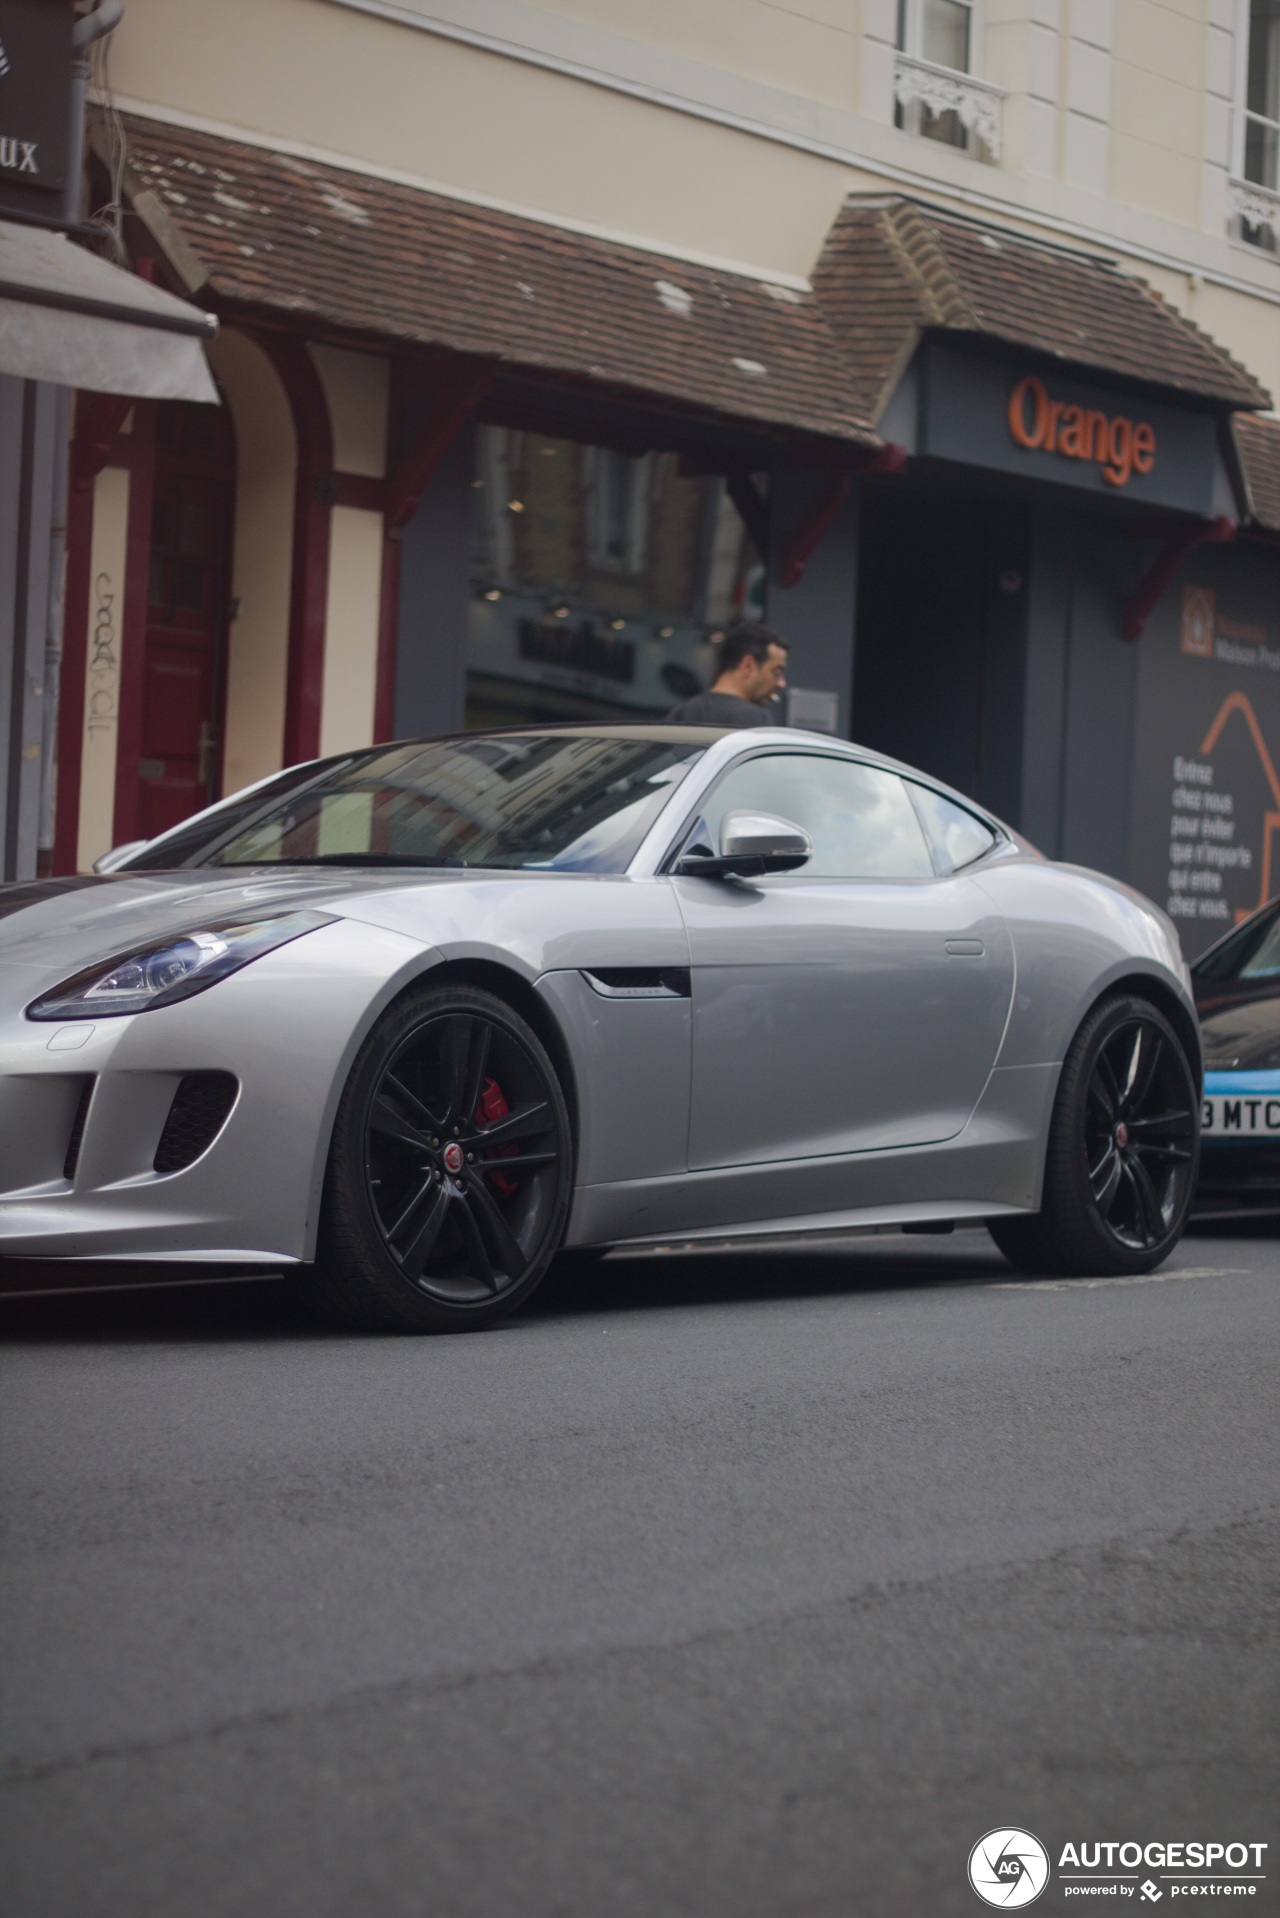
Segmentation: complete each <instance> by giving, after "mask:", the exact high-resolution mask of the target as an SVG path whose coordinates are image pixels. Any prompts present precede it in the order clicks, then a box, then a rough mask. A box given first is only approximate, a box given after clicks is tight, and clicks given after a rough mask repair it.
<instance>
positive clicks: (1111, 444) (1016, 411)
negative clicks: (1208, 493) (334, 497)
mask: <svg viewBox="0 0 1280 1918" xmlns="http://www.w3.org/2000/svg"><path fill="white" fill-rule="evenodd" d="M1028 413H1029V415H1030V417H1028ZM1009 432H1010V435H1011V436H1012V438H1013V442H1014V444H1015V445H1016V446H1022V447H1025V448H1026V449H1027V451H1028V452H1032V451H1035V450H1036V449H1037V448H1040V449H1042V450H1043V451H1044V452H1046V453H1060V454H1061V455H1062V456H1063V458H1064V459H1071V460H1093V461H1095V462H1096V464H1097V465H1098V466H1100V467H1101V468H1102V477H1103V479H1104V480H1105V481H1106V483H1107V485H1108V486H1127V485H1128V484H1129V480H1130V477H1131V476H1132V475H1133V474H1134V473H1149V472H1150V471H1151V469H1152V467H1153V466H1154V465H1155V463H1156V434H1155V428H1154V427H1153V426H1151V425H1149V424H1148V422H1147V421H1146V420H1139V421H1138V422H1137V423H1136V424H1135V423H1134V421H1133V420H1131V419H1127V418H1126V417H1125V416H1124V415H1123V414H1118V415H1117V417H1116V418H1115V419H1109V418H1108V417H1107V415H1106V414H1105V413H1101V412H1099V411H1097V410H1096V408H1092V407H1091V408H1089V409H1088V410H1086V409H1085V408H1084V407H1083V406H1075V405H1071V406H1069V405H1067V404H1066V402H1065V401H1063V400H1051V399H1050V398H1049V395H1048V392H1047V391H1046V389H1045V384H1044V381H1043V380H1041V379H1038V378H1037V377H1036V375H1035V374H1034V373H1028V374H1027V375H1026V376H1025V378H1023V379H1020V380H1019V381H1018V383H1017V385H1016V386H1015V387H1014V389H1013V391H1012V392H1011V393H1010V395H1009Z"/></svg>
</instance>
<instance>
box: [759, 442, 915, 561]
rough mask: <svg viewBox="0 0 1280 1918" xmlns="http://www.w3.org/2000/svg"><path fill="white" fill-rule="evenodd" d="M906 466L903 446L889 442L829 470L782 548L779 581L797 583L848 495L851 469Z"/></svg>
mask: <svg viewBox="0 0 1280 1918" xmlns="http://www.w3.org/2000/svg"><path fill="white" fill-rule="evenodd" d="M906 470H907V450H906V448H905V447H904V446H892V445H891V446H881V447H879V448H878V449H877V450H876V451H875V452H874V453H870V454H868V455H867V456H866V457H865V458H863V459H859V460H858V461H857V462H856V464H855V465H854V466H852V467H849V468H846V469H845V470H844V471H843V472H839V473H834V474H832V476H831V478H830V480H829V481H828V482H827V484H826V486H824V487H823V488H822V490H821V492H820V493H818V494H817V496H816V497H815V499H814V501H813V504H812V505H811V506H810V508H809V510H808V512H807V513H806V514H805V515H804V518H803V519H802V520H801V521H800V524H799V525H798V526H797V527H796V529H795V531H794V532H793V533H792V535H791V537H790V539H789V540H788V541H787V543H786V545H785V547H784V548H783V551H782V566H781V569H780V573H779V580H780V583H781V584H782V585H783V586H785V587H791V586H798V585H799V584H800V581H801V580H802V579H803V578H804V574H805V568H806V567H807V566H808V564H809V561H810V560H811V559H812V558H813V556H814V554H815V553H816V552H817V550H818V548H819V546H821V544H822V542H823V539H824V538H825V537H826V533H827V529H828V527H829V526H830V525H831V522H832V520H833V519H834V518H835V516H836V514H837V513H838V512H839V511H840V508H841V507H842V506H843V505H844V502H845V500H846V499H847V498H848V497H849V490H850V488H851V487H852V485H853V479H854V473H855V472H856V473H859V474H862V473H905V472H906Z"/></svg>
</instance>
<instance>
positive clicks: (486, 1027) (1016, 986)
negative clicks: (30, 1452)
mask: <svg viewBox="0 0 1280 1918" xmlns="http://www.w3.org/2000/svg"><path fill="white" fill-rule="evenodd" d="M103 863H104V864H107V865H110V866H112V867H113V870H111V871H109V872H100V873H98V874H96V875H94V876H92V877H83V878H77V879H62V880H50V881H47V882H45V883H43V884H36V885H30V886H27V885H22V886H11V887H8V888H6V889H3V890H0V920H2V921H3V923H2V924H0V961H2V962H3V963H2V964H0V991H2V992H3V995H4V998H3V1004H0V1046H2V1048H3V1052H2V1055H0V1059H2V1070H0V1100H2V1101H3V1107H2V1121H3V1122H2V1124H0V1252H3V1253H8V1254H22V1255H24V1256H26V1257H32V1256H38V1257H47V1258H72V1257H80V1258H85V1257H93V1258H95V1259H101V1258H119V1259H131V1260H138V1259H165V1260H173V1259H182V1260H203V1261H208V1262H217V1263H220V1264H222V1263H226V1262H229V1261H238V1262H244V1263H246V1264H254V1265H261V1264H271V1265H273V1266H288V1267H291V1268H293V1269H294V1271H295V1274H296V1277H297V1279H298V1283H299V1284H300V1285H301V1286H302V1288H303V1290H304V1292H305V1293H306V1295H307V1296H308V1297H309V1298H310V1299H311V1300H312V1302H313V1303H314V1304H315V1305H316V1306H317V1307H319V1308H320V1309H321V1310H322V1311H324V1312H326V1313H327V1314H328V1315H329V1316H331V1317H335V1318H338V1319H340V1320H342V1321H344V1322H346V1323H348V1324H359V1325H366V1326H381V1327H388V1328H391V1327H404V1328H409V1329H422V1330H444V1329H463V1328H467V1327H478V1326H483V1325H487V1324H490V1323H491V1322H492V1321H493V1320H495V1319H496V1318H499V1317H501V1316H502V1315H503V1314H505V1313H508V1312H510V1311H512V1310H513V1309H514V1308H515V1307H516V1306H518V1305H520V1304H521V1303H523V1301H524V1300H526V1299H527V1298H528V1297H529V1295H530V1293H531V1292H532V1291H533V1289H534V1287H535V1286H536V1285H537V1283H538V1281H539V1279H540V1278H541V1276H542V1274H543V1272H544V1271H545V1270H546V1267H547V1265H548V1264H549V1262H550V1260H551V1259H552V1257H553V1256H554V1254H555V1253H556V1252H557V1250H558V1249H559V1248H561V1247H562V1246H563V1247H580V1248H587V1247H600V1246H605V1245H617V1244H620V1243H628V1244H637V1243H643V1242H645V1241H653V1240H655V1239H661V1238H667V1237H669V1236H671V1235H673V1234H678V1235H679V1236H680V1237H681V1238H682V1239H723V1238H726V1237H731V1236H734V1235H737V1234H746V1233H759V1232H761V1231H770V1232H777V1231H783V1230H801V1229H806V1230H812V1229H819V1228H832V1227H856V1226H862V1225H895V1224H896V1225H905V1226H913V1225H914V1226H916V1227H926V1226H929V1225H939V1224H942V1225H945V1224H946V1223H948V1222H953V1221H959V1220H985V1221H986V1222H987V1223H988V1224H989V1226H990V1228H991V1231H992V1232H993V1233H994V1235H995V1238H996V1241H997V1243H998V1244H999V1245H1000V1246H1001V1247H1002V1248H1003V1250H1004V1251H1005V1253H1006V1254H1007V1255H1008V1256H1009V1257H1010V1258H1011V1259H1012V1260H1013V1261H1014V1262H1015V1263H1016V1264H1017V1265H1020V1266H1023V1267H1026V1268H1029V1269H1032V1270H1035V1271H1046V1270H1054V1271H1059V1272H1066V1273H1116V1272H1145V1271H1148V1270H1150V1269H1151V1268H1152V1267H1153V1266H1155V1265H1157V1264H1158V1263H1159V1262H1160V1261H1161V1260H1162V1259H1163V1258H1164V1257H1165V1256H1166V1255H1167V1254H1168V1253H1169V1251H1170V1250H1171V1249H1172V1247H1173V1246H1174V1245H1175V1244H1176V1242H1177V1240H1178V1237H1179V1235H1180V1233H1181V1231H1182V1227H1183V1223H1184V1220H1185V1217H1186V1213H1187V1209H1188V1204H1189V1201H1190V1198H1191V1194H1192V1190H1193V1188H1194V1185H1195V1174H1196V1160H1197V1153H1198V1149H1199V1138H1198V1124H1199V1107H1200V1076H1201V1072H1200V1051H1199V1038H1198V1028H1197V1023H1196V1015H1195V1008H1194V1005H1193V1002H1192V998H1191V993H1190V990H1189V986H1188V974H1187V969H1186V967H1185V965H1184V964H1183V961H1182V957H1181V954H1180V951H1179V946H1178V937H1177V933H1176V931H1175V929H1174V927H1173V926H1172V924H1171V923H1170V921H1169V920H1168V919H1166V918H1165V916H1164V914H1163V913H1162V912H1160V911H1158V910H1157V908H1156V907H1155V906H1153V905H1151V904H1150V902H1149V901H1147V900H1146V899H1143V898H1142V897H1140V896H1139V895H1138V894H1137V893H1134V892H1132V891H1130V890H1129V889H1128V888H1127V887H1125V886H1123V885H1120V884H1118V883H1117V882H1116V881H1114V880H1110V879H1105V878H1102V877H1099V876H1098V875H1097V874H1095V873H1089V872H1085V871H1082V870H1080V869H1078V868H1073V867H1068V866H1057V865H1053V864H1050V863H1049V862H1048V861H1046V860H1044V859H1042V858H1041V857H1040V856H1039V855H1038V854H1037V853H1036V852H1035V851H1034V850H1033V849H1032V848H1031V847H1030V846H1028V845H1027V844H1026V843H1025V842H1024V841H1022V840H1021V839H1019V837H1018V835H1017V834H1016V833H1013V832H1011V831H1009V830H1008V829H1007V828H1005V827H1003V826H1002V825H1001V824H1000V823H999V822H998V821H997V820H995V819H993V818H991V817H990V816H989V815H987V814H986V813H984V812H982V811H981V810H980V809H979V808H977V807H975V806H973V805H971V804H970V803H969V802H967V801H966V800H963V799H961V798H960V797H959V796H958V795H956V794H955V793H952V792H950V791H948V790H946V789H945V788H944V787H942V786H940V785H938V784H937V783H936V782H935V781H933V780H931V779H929V778H927V777H925V776H924V775H922V774H919V773H916V772H913V771H912V770H911V769H910V768H908V767H906V766H901V765H898V764H896V763H894V762H893V761H890V760H886V759H883V758H881V757H879V756H877V755H875V754H873V753H869V752H864V751H862V750H860V749H859V748H857V747H856V746H848V745H845V744H842V743H840V742H838V741H834V740H831V739H828V738H826V737H822V736H818V735H808V734H804V733H799V732H792V731H781V730H775V729H772V728H758V729H749V730H746V731H739V732H732V733H722V732H718V731H712V730H703V729H699V728H694V727H675V726H648V727H637V726H608V725H598V726H585V725H584V726H575V727H556V728H543V729H525V730H519V731H510V732H500V733H471V734H467V735H465V736H462V737H457V738H451V739H435V740H418V741H413V742H410V743H408V744H400V745H395V746H380V747H375V748H372V749H370V750H368V751H362V752H352V753H347V754H344V755H342V756H341V757H338V758H333V759H328V760H325V761H323V762H320V763H314V764H311V765H307V766H301V767H295V768H293V769H292V770H290V771H289V772H286V773H283V774H281V775H279V776H278V777H276V778H273V779H270V780H268V781H264V782H263V783H262V784H260V785H258V786H257V787H254V788H251V789H250V790H248V791H246V792H243V793H239V794H237V795H236V796H235V797H234V798H232V799H228V800H226V801H224V802H223V803H222V804H221V805H218V806H215V807H212V808H211V809H210V810H209V811H208V812H205V813H202V814H200V815H199V816H198V817H196V818H195V819H192V820H188V821H187V822H186V823H184V824H183V825H181V826H178V827H176V828H175V829H174V830H173V831H171V832H169V833H166V834H165V835H163V837H161V838H159V839H156V840H153V841H152V842H151V843H150V844H148V845H145V846H141V847H135V848H131V849H129V850H128V851H127V852H126V853H123V854H120V853H117V854H114V855H112V856H111V859H110V860H108V861H106V862H103Z"/></svg>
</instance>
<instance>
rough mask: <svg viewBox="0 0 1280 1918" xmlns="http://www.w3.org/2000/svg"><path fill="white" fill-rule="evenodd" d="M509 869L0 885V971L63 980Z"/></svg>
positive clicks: (196, 875) (105, 878) (127, 877)
mask: <svg viewBox="0 0 1280 1918" xmlns="http://www.w3.org/2000/svg"><path fill="white" fill-rule="evenodd" d="M514 876H515V875H513V874H511V873H509V872H497V871H494V872H490V873H487V874H482V873H477V872H474V871H462V870H453V869H451V870H448V871H443V872H421V873H419V872H406V871H405V869H404V868H403V867H400V868H397V869H395V870H394V871H386V872H368V873H366V872H354V873H353V872H351V871H350V870H346V871H343V872H340V873H334V872H332V871H323V872H322V871H315V870H308V869H300V868H298V867H292V868H291V869H289V870H288V871H286V872H280V871H276V870H272V869H269V868H263V867H254V868H252V869H247V870H241V871H238V872H235V873H228V872H225V871H222V872H216V871H193V872H145V873H144V872H138V873H129V872H122V873H106V874H101V875H97V874H95V875H92V876H87V875H86V876H83V877H80V878H76V879H46V880H38V881H36V882H35V883H34V884H32V885H16V886H3V887H0V965H3V966H24V967H30V968H32V970H33V974H34V972H36V971H38V972H39V973H40V974H41V975H42V976H43V977H47V978H50V979H60V978H65V977H66V975H67V974H68V973H71V972H75V971H77V970H78V969H79V968H80V967H81V966H87V965H92V964H93V963H94V961H95V960H98V959H109V958H111V957H112V956H113V955H114V954H116V953H119V952H126V951H128V950H129V949H130V948H131V947H134V946H138V945H141V944H143V943H145V942H146V941H148V940H150V939H155V938H163V937H164V936H165V934H166V933H171V932H172V933H178V932H186V931H194V930H196V929H197V928H198V927H199V926H201V925H206V924H209V923H216V922H218V921H220V920H229V919H237V918H241V917H246V918H247V917H249V916H251V915H254V914H259V913H268V912H273V911H281V910H283V911H292V910H300V909H302V908H304V907H307V908H310V909H312V910H314V911H320V912H331V913H333V914H335V915H336V916H338V917H345V916H351V917H359V915H360V905H361V902H362V901H365V900H368V899H369V897H370V895H373V894H385V893H389V892H399V893H403V892H405V891H417V890H425V889H428V888H432V887H437V886H441V885H444V886H449V885H456V884H457V883H458V881H459V880H465V881H467V882H469V883H471V884H472V885H474V884H475V882H476V881H477V879H485V878H488V879H494V880H507V881H508V882H509V881H510V880H511V879H512V878H513V877H514Z"/></svg>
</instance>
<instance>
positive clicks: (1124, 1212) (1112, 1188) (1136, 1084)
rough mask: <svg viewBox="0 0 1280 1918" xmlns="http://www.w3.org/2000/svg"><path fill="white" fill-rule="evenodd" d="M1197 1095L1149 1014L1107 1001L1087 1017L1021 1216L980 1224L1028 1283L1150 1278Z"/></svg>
mask: <svg viewBox="0 0 1280 1918" xmlns="http://www.w3.org/2000/svg"><path fill="white" fill-rule="evenodd" d="M1199 1149H1200V1140H1199V1092H1198V1089H1197V1086H1196V1083H1195V1077H1194V1074H1193V1072H1192V1068H1191V1064H1190V1062H1189V1060H1188V1058H1187V1053H1186V1048H1185V1046H1184V1045H1183V1043H1182V1041H1181V1040H1180V1039H1179V1037H1178V1035H1177V1033H1176V1031H1175V1030H1174V1028H1173V1026H1172V1025H1171V1024H1170V1022H1169V1020H1168V1019H1166V1017H1165V1016H1164V1014H1163V1013H1162V1012H1161V1011H1160V1009H1159V1008H1158V1007H1157V1006H1154V1005H1152V1004H1151V1002H1150V1001H1149V1000H1147V999H1143V998H1139V997H1137V996H1136V995H1133V994H1128V993H1125V994H1116V995H1114V996H1113V997H1111V998H1108V999H1104V1000H1102V1001H1101V1003H1100V1004H1099V1005H1097V1006H1095V1007H1094V1008H1093V1011H1092V1012H1091V1013H1090V1014H1089V1016H1088V1017H1087V1018H1086V1020H1085V1021H1084V1024H1083V1025H1082V1026H1081V1028H1080V1030H1079V1032H1078V1033H1077V1034H1076V1037H1075V1039H1074V1041H1073V1042H1072V1045H1071V1049H1070V1051H1069V1052H1068V1054H1067V1057H1066V1059H1065V1061H1064V1062H1063V1067H1062V1076H1061V1078H1060V1080H1059V1081H1058V1093H1057V1100H1056V1102H1055V1105H1054V1112H1053V1121H1052V1124H1051V1126H1050V1131H1049V1145H1048V1152H1047V1154H1046V1159H1045V1173H1044V1192H1043V1197H1042V1200H1041V1205H1040V1210H1039V1212H1038V1213H1036V1214H1034V1215H1033V1216H1026V1215H1023V1216H1019V1217H1007V1218H1000V1219H990V1220H988V1226H989V1229H990V1232H991V1236H992V1237H993V1238H994V1240H995V1242H996V1244H997V1245H998V1246H999V1247H1000V1250H1001V1251H1002V1252H1003V1253H1004V1254H1005V1256H1006V1258H1008V1259H1010V1260H1011V1261H1012V1262H1013V1264H1014V1265H1016V1266H1019V1267H1021V1268H1022V1269H1023V1270H1024V1271H1029V1272H1059V1273H1064V1274H1068V1275H1073V1276H1079V1277H1088V1276H1108V1275H1115V1274H1122V1273H1141V1272H1150V1271H1152V1270H1153V1269H1154V1268H1155V1267H1156V1266H1157V1265H1159V1264H1160V1263H1161V1261H1162V1260H1163V1259H1166V1258H1168V1256H1169V1254H1170V1252H1172V1250H1173V1248H1174V1246H1175V1245H1176V1244H1177V1243H1178V1240H1179V1239H1180V1238H1181V1236H1182V1231H1183V1227H1184V1226H1185V1225H1186V1221H1187V1212H1188V1210H1189V1208H1190V1205H1191V1198H1192V1194H1193V1193H1194V1191H1195V1183H1196V1169H1197V1163H1198V1159H1199Z"/></svg>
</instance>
